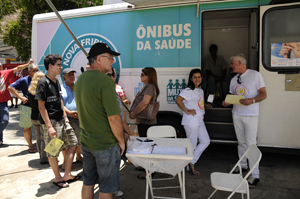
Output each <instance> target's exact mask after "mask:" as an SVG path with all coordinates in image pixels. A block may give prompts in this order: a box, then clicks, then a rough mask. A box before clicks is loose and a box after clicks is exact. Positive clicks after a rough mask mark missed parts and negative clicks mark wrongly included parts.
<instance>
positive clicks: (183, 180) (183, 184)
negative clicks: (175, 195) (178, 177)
mask: <svg viewBox="0 0 300 199" xmlns="http://www.w3.org/2000/svg"><path fill="white" fill-rule="evenodd" d="M182 191H183V194H182V195H183V196H182V198H183V199H186V197H185V170H184V168H183V169H182Z"/></svg>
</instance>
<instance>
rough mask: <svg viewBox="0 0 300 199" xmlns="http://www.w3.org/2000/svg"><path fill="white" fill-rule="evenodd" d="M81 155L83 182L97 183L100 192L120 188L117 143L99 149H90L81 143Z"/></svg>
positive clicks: (119, 156) (86, 183) (85, 183)
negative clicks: (107, 147)
mask: <svg viewBox="0 0 300 199" xmlns="http://www.w3.org/2000/svg"><path fill="white" fill-rule="evenodd" d="M81 154H82V156H83V184H84V185H85V186H91V185H95V184H97V183H98V184H99V191H100V192H101V193H112V192H115V191H118V190H120V162H121V154H120V147H119V145H115V146H112V147H111V148H109V149H105V150H101V151H92V150H89V149H87V148H85V147H84V146H82V145H81Z"/></svg>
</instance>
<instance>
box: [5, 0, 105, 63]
mask: <svg viewBox="0 0 300 199" xmlns="http://www.w3.org/2000/svg"><path fill="white" fill-rule="evenodd" d="M52 3H53V5H54V6H55V7H56V9H57V10H58V11H61V10H69V9H76V8H83V7H91V6H99V5H102V4H103V0H52ZM0 9H1V13H0V22H1V24H0V33H1V34H2V36H3V43H5V44H7V45H9V46H14V47H15V48H16V50H17V53H18V55H19V56H20V59H21V60H23V61H26V60H28V59H29V58H30V56H31V28H32V18H33V16H34V15H35V14H40V13H47V12H53V11H52V10H51V8H50V7H49V5H48V4H47V2H46V1H45V0H0Z"/></svg>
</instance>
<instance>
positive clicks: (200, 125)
mask: <svg viewBox="0 0 300 199" xmlns="http://www.w3.org/2000/svg"><path fill="white" fill-rule="evenodd" d="M201 81H202V73H201V70H200V69H197V68H196V69H193V70H191V72H190V75H189V82H188V86H187V88H185V89H184V90H183V91H181V93H180V95H179V96H178V98H177V99H176V104H177V105H178V106H179V108H180V109H181V110H182V111H183V117H182V121H181V124H182V125H183V126H184V129H185V132H186V137H187V138H191V140H192V144H193V149H194V152H193V160H192V161H191V163H189V167H190V171H191V173H192V174H193V175H200V174H201V173H200V172H199V171H197V170H196V169H195V163H196V162H197V161H198V159H199V158H200V156H201V154H202V153H203V151H204V150H205V149H206V148H207V147H208V145H209V144H210V138H209V136H208V133H207V130H206V127H205V124H204V122H203V116H204V114H205V111H204V92H203V90H202V89H201V88H200V84H201ZM207 106H210V107H211V105H207ZM197 139H199V144H198V145H197Z"/></svg>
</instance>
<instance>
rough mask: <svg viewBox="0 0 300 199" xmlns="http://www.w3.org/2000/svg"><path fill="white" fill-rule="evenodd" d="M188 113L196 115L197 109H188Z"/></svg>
mask: <svg viewBox="0 0 300 199" xmlns="http://www.w3.org/2000/svg"><path fill="white" fill-rule="evenodd" d="M185 113H186V114H188V115H193V116H194V115H196V110H195V109H191V110H187V111H186V112H185Z"/></svg>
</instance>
